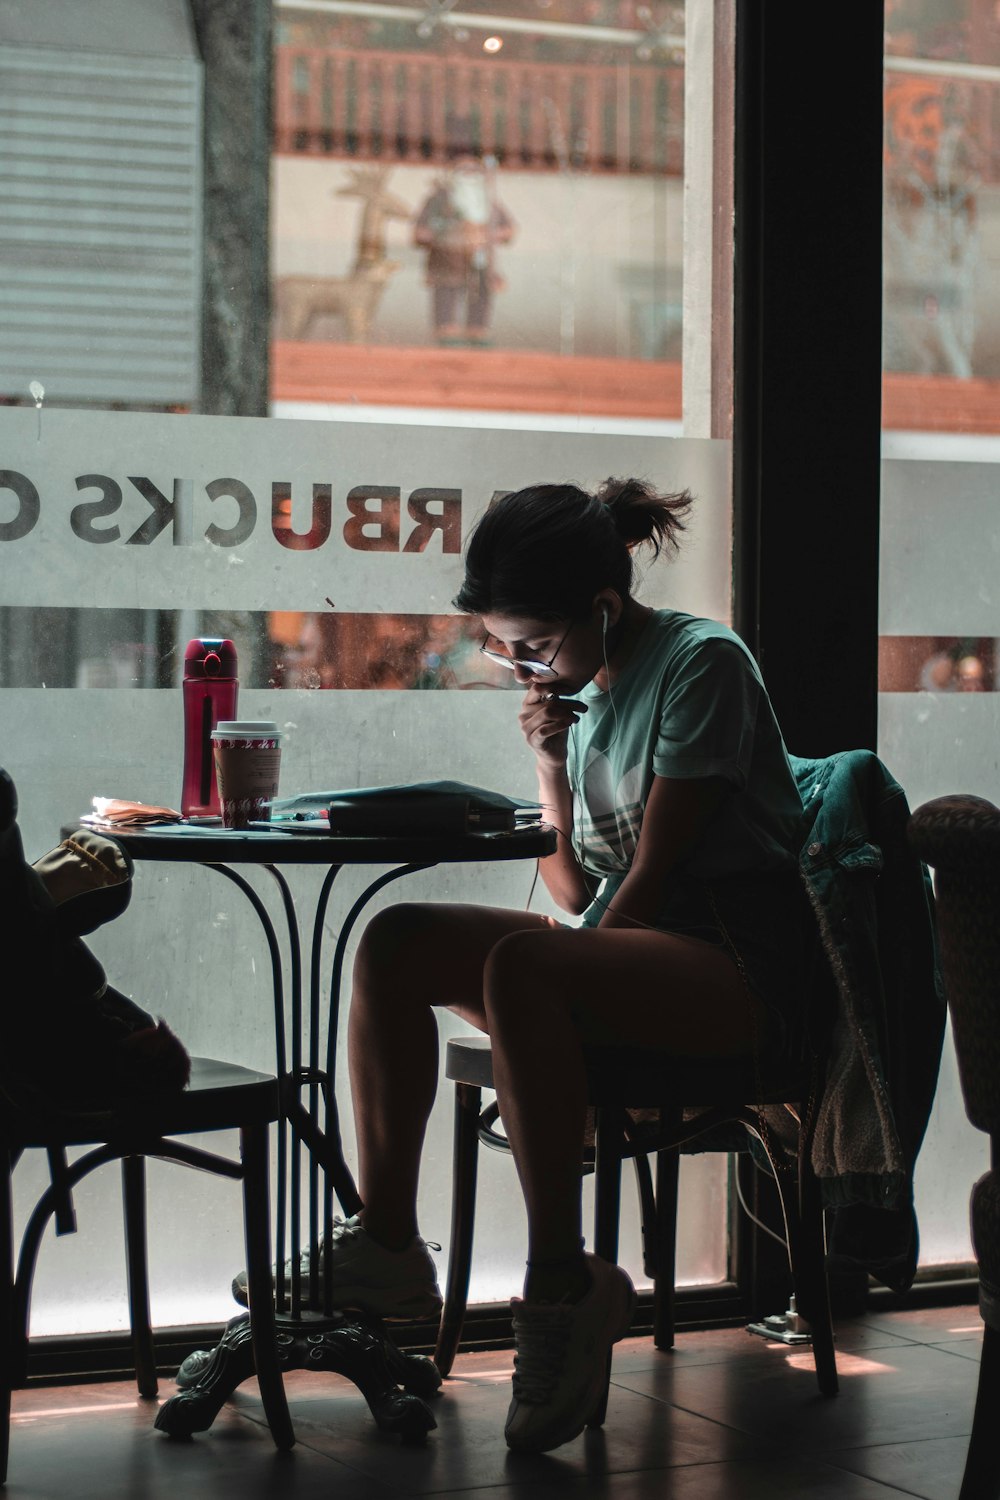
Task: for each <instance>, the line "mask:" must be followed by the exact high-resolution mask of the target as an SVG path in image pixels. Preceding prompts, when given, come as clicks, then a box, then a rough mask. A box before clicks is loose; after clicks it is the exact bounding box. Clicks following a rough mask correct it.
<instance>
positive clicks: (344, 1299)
mask: <svg viewBox="0 0 1000 1500" xmlns="http://www.w3.org/2000/svg"><path fill="white" fill-rule="evenodd" d="M328 1258H329V1261H330V1265H331V1268H332V1269H331V1277H332V1282H333V1305H334V1307H337V1308H343V1307H358V1308H361V1310H362V1311H363V1312H370V1313H375V1314H377V1315H378V1316H379V1317H381V1318H389V1319H394V1320H397V1321H399V1320H407V1319H410V1318H414V1319H419V1318H436V1317H437V1316H438V1315H439V1314H440V1312H441V1292H440V1289H439V1287H438V1282H437V1272H436V1271H435V1269H434V1262H433V1260H432V1259H431V1256H430V1251H429V1249H428V1244H427V1241H426V1240H422V1239H421V1238H420V1236H419V1235H414V1237H413V1239H412V1240H411V1241H410V1243H409V1244H408V1245H407V1247H406V1249H405V1250H387V1249H386V1248H385V1246H384V1245H380V1244H379V1243H378V1241H377V1240H373V1239H372V1237H371V1235H370V1234H369V1233H368V1231H367V1230H366V1229H365V1227H364V1225H363V1224H362V1223H361V1221H360V1219H359V1218H358V1217H357V1215H354V1216H353V1217H352V1218H350V1219H335V1220H334V1222H333V1230H332V1232H331V1234H330V1237H329V1239H328V1240H321V1241H320V1244H319V1290H320V1299H321V1300H322V1297H323V1293H324V1288H325V1284H326V1283H325V1277H326V1265H327V1259H328ZM311 1260H312V1253H311V1251H310V1250H309V1249H308V1248H306V1249H305V1250H303V1252H302V1255H301V1256H300V1258H299V1274H300V1276H301V1278H302V1282H303V1293H304V1294H308V1277H309V1268H310V1263H311ZM291 1274H292V1263H291V1261H290V1260H287V1261H286V1262H285V1287H286V1290H287V1287H288V1282H289V1279H290V1277H291ZM233 1296H234V1297H235V1298H236V1301H237V1302H241V1303H242V1304H243V1305H244V1306H246V1304H247V1278H246V1272H245V1271H241V1272H240V1274H239V1275H238V1276H237V1277H236V1279H235V1280H234V1282H233Z"/></svg>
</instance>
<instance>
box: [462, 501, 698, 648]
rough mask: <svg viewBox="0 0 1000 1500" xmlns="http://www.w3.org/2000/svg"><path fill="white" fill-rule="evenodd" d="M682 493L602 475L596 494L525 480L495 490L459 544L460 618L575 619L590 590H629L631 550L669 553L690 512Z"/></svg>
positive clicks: (587, 605) (581, 613)
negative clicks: (504, 491)
mask: <svg viewBox="0 0 1000 1500" xmlns="http://www.w3.org/2000/svg"><path fill="white" fill-rule="evenodd" d="M692 503H693V502H692V499H691V495H690V493H689V492H688V491H687V490H681V491H679V492H678V493H677V494H672V495H660V494H658V493H657V491H656V490H654V488H653V486H652V485H651V484H647V483H646V482H645V481H644V480H642V479H606V480H605V482H604V483H603V484H602V485H601V487H600V489H599V490H598V491H597V492H596V494H593V495H588V494H587V492H586V490H581V489H580V488H579V487H578V486H577V485H575V484H534V485H529V486H528V488H527V489H523V490H517V491H515V492H514V493H513V494H508V495H498V496H497V497H496V498H495V499H494V500H493V501H492V502H491V504H490V505H489V507H488V508H487V510H486V512H485V514H484V515H483V516H482V518H481V519H480V521H479V523H478V524H477V526H476V527H475V530H474V531H473V533H472V535H471V536H470V538H469V541H468V543H467V545H466V549H465V581H464V582H463V584H462V587H461V588H460V589H459V591H458V594H457V595H456V596H455V599H454V601H453V602H454V606H455V608H456V609H459V610H462V611H463V613H465V614H470V615H485V614H501V615H523V616H525V617H528V618H531V619H538V620H570V619H582V618H583V617H584V615H586V614H587V612H588V610H589V609H590V606H591V603H592V602H593V598H594V595H595V594H596V593H597V592H598V591H599V590H600V589H603V588H612V589H614V590H615V591H616V592H617V593H618V594H620V596H621V598H622V599H623V600H624V599H627V598H628V596H629V594H630V593H631V591H632V572H633V570H632V549H633V548H634V547H638V546H640V545H641V544H643V543H648V544H649V545H650V546H651V547H652V549H653V556H654V557H658V556H659V555H660V552H661V551H664V550H666V551H671V552H675V551H676V550H677V546H678V540H677V534H678V532H681V531H683V530H684V529H685V521H684V517H685V516H686V515H687V513H688V511H689V510H690V509H691V505H692Z"/></svg>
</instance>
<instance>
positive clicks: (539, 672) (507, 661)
mask: <svg viewBox="0 0 1000 1500" xmlns="http://www.w3.org/2000/svg"><path fill="white" fill-rule="evenodd" d="M575 624H576V621H575V620H571V621H570V622H569V624H568V625H567V627H566V633H565V635H564V636H563V638H562V640H561V641H560V642H559V644H558V646H557V647H556V649H555V650H554V651H553V653H552V655H551V656H550V657H549V659H548V661H523V660H522V659H521V658H520V657H517V656H504V655H503V653H502V652H501V651H491V650H490V649H489V647H488V646H487V644H486V642H487V641H488V640H489V638H490V636H489V631H487V632H486V634H485V635H484V636H483V644H482V645H481V646H480V648H479V649H480V651H481V652H482V654H483V655H484V656H488V657H489V659H490V661H495V662H499V664H500V666H501V667H509V668H510V670H511V671H512V672H513V670H514V668H515V667H520V668H521V669H522V670H523V671H525V672H530V673H531V675H532V677H556V676H558V673H557V672H556V669H555V667H554V666H553V665H552V663H553V662H554V661H555V659H556V657H557V656H558V655H559V653H560V651H561V650H562V648H563V647H564V646H565V644H566V639H567V636H568V635H569V633H570V631H571V630H572V629H573V626H574V625H575Z"/></svg>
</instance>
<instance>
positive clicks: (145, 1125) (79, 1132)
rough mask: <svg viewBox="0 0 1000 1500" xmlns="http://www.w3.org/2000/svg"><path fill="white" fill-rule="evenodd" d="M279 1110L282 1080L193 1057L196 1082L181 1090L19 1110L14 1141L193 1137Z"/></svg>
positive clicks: (44, 1142)
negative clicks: (103, 1105) (89, 1107)
mask: <svg viewBox="0 0 1000 1500" xmlns="http://www.w3.org/2000/svg"><path fill="white" fill-rule="evenodd" d="M279 1114H280V1092H279V1086H278V1080H277V1079H276V1078H275V1077H274V1076H273V1075H272V1074H269V1073H256V1072H254V1071H253V1069H251V1068H242V1067H240V1066H239V1065H238V1064H236V1063H228V1062H220V1061H219V1060H218V1059H216V1058H212V1057H192V1059H191V1081H190V1083H189V1085H188V1087H187V1088H186V1089H185V1090H184V1092H183V1093H182V1094H173V1093H164V1094H146V1095H144V1096H143V1097H142V1098H135V1099H123V1100H122V1101H121V1102H120V1103H116V1104H115V1105H113V1106H112V1107H111V1108H108V1109H102V1110H93V1111H84V1110H79V1111H69V1110H67V1111H62V1112H59V1111H55V1110H53V1109H52V1108H51V1106H49V1108H47V1109H46V1112H45V1113H44V1114H42V1113H41V1111H40V1110H39V1112H38V1113H37V1114H32V1113H31V1112H30V1111H20V1110H19V1111H18V1113H17V1118H16V1124H15V1127H14V1130H13V1131H12V1135H13V1137H14V1139H13V1140H12V1142H11V1143H12V1144H16V1145H17V1146H19V1147H32V1146H41V1147H45V1146H56V1145H58V1146H86V1145H93V1144H94V1143H96V1142H103V1141H109V1142H113V1141H115V1140H120V1139H121V1138H122V1137H127V1138H132V1137H135V1136H140V1135H146V1136H148V1135H150V1134H152V1135H157V1136H160V1135H190V1134H193V1133H195V1132H199V1131H207V1130H225V1129H228V1128H233V1129H235V1128H237V1127H238V1126H239V1125H240V1124H242V1123H244V1122H246V1121H247V1120H250V1119H252V1120H256V1121H258V1122H260V1121H264V1122H269V1121H272V1120H277V1119H278V1117H279Z"/></svg>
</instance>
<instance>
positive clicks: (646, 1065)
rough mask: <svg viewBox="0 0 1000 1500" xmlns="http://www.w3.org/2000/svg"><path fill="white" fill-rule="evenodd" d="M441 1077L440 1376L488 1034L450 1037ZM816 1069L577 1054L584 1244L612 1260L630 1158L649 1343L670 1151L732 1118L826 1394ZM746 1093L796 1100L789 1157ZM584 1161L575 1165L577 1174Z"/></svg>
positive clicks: (469, 1214)
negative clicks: (655, 1116) (450, 1105)
mask: <svg viewBox="0 0 1000 1500" xmlns="http://www.w3.org/2000/svg"><path fill="white" fill-rule="evenodd" d="M445 1073H446V1076H447V1077H448V1078H450V1079H451V1080H452V1081H453V1082H454V1083H455V1137H454V1180H453V1197H452V1223H451V1252H450V1257H449V1263H448V1280H447V1287H446V1290H445V1304H444V1309H443V1312H442V1317H441V1325H440V1331H439V1335H438V1343H437V1350H436V1353H435V1356H434V1359H435V1363H436V1364H437V1366H438V1369H439V1370H440V1371H441V1373H442V1375H446V1374H447V1373H448V1371H449V1370H450V1369H451V1366H452V1363H453V1361H454V1358H455V1354H456V1352H457V1350H458V1344H459V1340H460V1338H461V1333H462V1324H463V1321H464V1317H465V1308H466V1303H467V1299H468V1288H469V1273H470V1269H471V1263H472V1242H473V1231H474V1219H475V1194H476V1177H477V1158H478V1148H479V1144H480V1140H484V1141H485V1142H486V1144H489V1145H493V1146H496V1147H498V1148H499V1149H503V1147H504V1146H505V1141H504V1138H503V1136H502V1135H499V1134H498V1133H497V1132H496V1131H495V1130H494V1129H493V1127H494V1125H495V1123H496V1119H497V1111H496V1106H495V1105H490V1106H489V1107H488V1108H487V1109H486V1110H485V1111H484V1110H483V1108H482V1090H483V1089H484V1088H492V1087H493V1066H492V1055H491V1052H490V1044H489V1040H488V1039H487V1038H486V1037H470V1038H461V1039H456V1040H452V1041H450V1042H449V1043H448V1045H447V1050H446V1061H445ZM820 1076H821V1061H820V1059H819V1058H818V1057H809V1058H806V1059H804V1060H802V1061H800V1062H797V1063H790V1064H787V1065H785V1066H783V1067H780V1068H774V1069H769V1070H767V1073H766V1076H762V1075H761V1070H760V1069H759V1068H757V1067H755V1065H754V1063H753V1061H752V1059H737V1060H734V1061H732V1062H729V1061H725V1062H720V1061H718V1060H717V1059H705V1060H701V1059H689V1058H685V1059H680V1060H677V1059H672V1058H668V1057H663V1056H659V1055H655V1056H654V1055H651V1054H650V1053H649V1052H641V1051H636V1050H631V1049H627V1048H611V1047H605V1048H596V1049H594V1050H593V1051H592V1052H591V1053H590V1055H589V1058H588V1080H589V1101H590V1103H591V1105H592V1106H593V1107H594V1109H595V1120H596V1132H595V1144H594V1150H593V1156H592V1166H593V1170H594V1173H595V1208H594V1238H593V1249H594V1251H595V1253H596V1254H597V1255H600V1256H602V1257H603V1258H604V1259H605V1260H609V1261H615V1260H617V1255H618V1222H619V1207H620V1189H621V1164H622V1162H623V1161H625V1160H628V1159H631V1160H632V1162H633V1164H634V1166H635V1170H636V1174H637V1181H638V1187H639V1199H640V1204H641V1209H642V1238H643V1255H644V1262H645V1270H646V1274H647V1275H648V1276H650V1277H651V1278H652V1279H653V1281H654V1285H655V1303H654V1341H655V1343H656V1347H657V1348H659V1349H668V1348H670V1347H671V1346H672V1345H673V1341H674V1250H675V1243H676V1222H677V1178H678V1165H679V1148H682V1147H683V1146H684V1145H685V1144H686V1143H687V1142H689V1141H692V1140H694V1139H695V1138H696V1137H697V1136H699V1135H703V1134H705V1133H706V1132H707V1131H710V1130H715V1129H716V1128H717V1127H719V1126H721V1125H724V1124H730V1123H732V1124H737V1125H740V1126H742V1127H743V1129H744V1130H745V1131H747V1132H749V1133H750V1134H751V1135H753V1136H754V1137H756V1139H757V1141H758V1142H759V1144H760V1146H761V1148H762V1149H763V1151H764V1152H765V1153H766V1155H767V1158H768V1161H769V1162H770V1164H771V1169H772V1172H773V1173H774V1177H775V1181H776V1183H777V1187H778V1191H779V1194H780V1198H781V1204H782V1210H783V1213H784V1219H785V1229H786V1237H787V1242H788V1251H789V1260H790V1265H791V1273H792V1283H793V1287H794V1290H795V1294H796V1298H797V1306H798V1310H799V1312H800V1313H801V1315H802V1316H803V1317H804V1318H805V1319H806V1320H807V1321H808V1323H809V1324H810V1327H811V1329H812V1335H813V1354H814V1357H815V1362H816V1376H817V1380H818V1382H819V1388H820V1390H821V1391H822V1393H823V1394H824V1395H827V1396H830V1395H833V1394H835V1392H836V1390H837V1368H836V1361H835V1357H834V1348H833V1327H832V1323H831V1317H830V1302H829V1294H828V1290H827V1283H826V1270H825V1263H824V1256H825V1241H824V1223H823V1208H822V1204H821V1201H820V1188H819V1183H818V1181H817V1179H816V1177H815V1175H814V1173H813V1171H812V1167H811V1164H810V1149H811V1145H812V1136H813V1124H814V1110H813V1105H814V1103H815V1100H816V1098H817V1089H818V1086H819V1081H820ZM746 1100H748V1101H750V1103H751V1105H753V1106H760V1105H769V1104H770V1105H781V1104H792V1105H793V1106H795V1107H796V1110H797V1113H798V1115H799V1118H800V1120H801V1122H802V1128H801V1131H800V1133H799V1145H798V1155H797V1160H795V1161H794V1162H793V1161H791V1160H789V1158H788V1156H787V1154H786V1153H785V1152H784V1151H783V1149H782V1147H781V1145H780V1144H779V1143H778V1142H776V1141H774V1140H773V1139H772V1135H771V1132H770V1131H769V1130H768V1129H767V1128H766V1126H765V1125H763V1124H762V1122H761V1118H760V1116H759V1114H758V1112H757V1110H756V1108H748V1107H747V1106H746V1104H744V1103H743V1102H739V1103H737V1102H735V1101H746ZM686 1106H689V1107H692V1108H698V1109H699V1111H700V1112H699V1114H698V1116H697V1118H695V1119H691V1120H688V1121H687V1122H686V1121H685V1118H684V1114H685V1107H686ZM626 1107H628V1108H639V1107H645V1108H649V1107H652V1108H654V1109H656V1110H658V1111H659V1123H658V1125H656V1126H655V1127H654V1130H653V1133H652V1135H651V1134H650V1132H649V1130H648V1128H642V1129H639V1130H637V1129H636V1128H635V1127H634V1126H633V1125H632V1124H631V1121H630V1117H629V1116H628V1114H627V1108H626ZM651 1153H652V1154H655V1157H656V1183H655V1190H654V1186H653V1181H652V1174H651V1172H650V1169H649V1161H648V1158H649V1155H650V1154H651ZM590 1165H591V1163H588V1162H586V1161H585V1162H584V1163H583V1166H584V1169H585V1170H586V1169H587V1167H588V1166H590ZM601 1420H603V1416H599V1417H598V1418H597V1419H595V1421H594V1422H593V1423H592V1425H595V1426H597V1425H600V1422H601Z"/></svg>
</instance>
